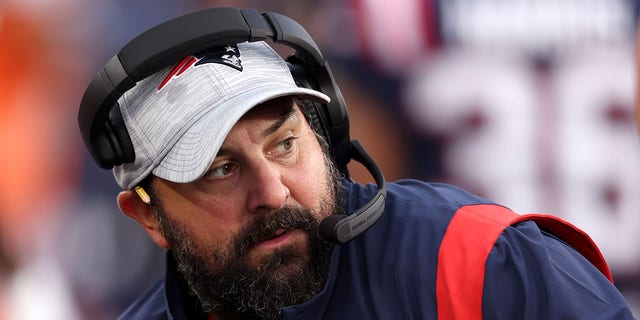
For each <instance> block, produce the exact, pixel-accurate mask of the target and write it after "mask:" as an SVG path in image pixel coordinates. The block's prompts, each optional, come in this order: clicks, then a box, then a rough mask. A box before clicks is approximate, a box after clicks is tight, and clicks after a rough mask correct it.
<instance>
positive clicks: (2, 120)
mask: <svg viewBox="0 0 640 320" xmlns="http://www.w3.org/2000/svg"><path fill="white" fill-rule="evenodd" d="M638 4H639V1H638V0H589V1H586V2H585V1H579V0H521V1H505V0H446V1H443V0H397V1H383V0H347V1H343V0H316V1H310V0H306V1H302V0H297V1H275V0H268V1H267V0H254V1H251V0H245V1H207V0H181V1H173V0H136V1H125V0H103V1H88V0H55V1H54V0H1V1H0V168H2V176H1V178H0V320H5V319H6V320H13V319H71V320H73V319H113V318H115V317H116V316H117V314H119V313H120V312H121V311H122V310H123V308H125V307H126V306H127V305H128V303H129V302H130V301H131V300H132V299H133V298H134V297H136V296H137V295H138V294H139V293H140V292H141V291H143V290H144V289H145V288H146V287H147V286H148V285H150V283H151V282H152V281H153V280H154V279H155V278H156V277H158V276H159V275H160V274H161V273H162V271H163V270H162V269H161V268H163V263H162V260H163V252H162V251H161V250H160V249H159V248H156V247H155V245H154V244H153V243H152V242H151V241H150V240H148V239H147V237H146V235H144V232H143V231H142V230H141V229H139V228H138V226H137V225H134V223H133V222H132V221H129V220H128V219H127V218H126V217H125V216H124V215H122V214H120V212H119V210H118V208H117V206H116V202H115V197H116V195H117V193H118V191H119V188H118V186H117V185H116V184H115V182H114V180H113V177H112V175H111V173H110V172H109V171H104V170H101V169H99V168H98V167H97V165H95V164H94V163H93V162H92V160H91V159H90V157H89V155H88V153H87V152H86V150H85V149H84V147H83V145H82V141H81V138H80V135H79V132H78V129H77V123H76V117H77V111H78V106H79V102H80V99H81V97H82V94H83V92H84V89H85V88H86V85H87V84H88V83H89V81H90V80H91V79H92V78H93V76H94V75H95V73H96V72H97V71H98V69H99V68H100V67H102V65H104V64H105V63H106V61H108V59H109V58H111V57H112V56H114V55H115V54H116V53H117V51H118V50H119V49H120V48H121V47H122V46H123V45H124V44H126V43H127V42H128V41H129V40H131V39H132V38H133V37H134V36H135V35H137V34H138V33H140V32H141V31H143V30H145V29H147V28H149V27H151V26H153V25H155V24H158V23H160V22H162V21H164V20H167V19H169V18H171V17H174V16H177V15H180V14H183V13H187V12H190V11H193V10H197V9H200V8H206V7H212V6H232V7H252V8H256V9H258V10H261V11H275V12H279V13H282V14H285V15H287V16H290V17H292V18H294V19H295V20H297V21H299V22H301V24H302V25H304V26H305V27H306V28H307V30H308V31H309V32H310V33H311V34H312V36H314V38H315V40H316V41H317V42H318V44H319V47H320V48H321V49H322V50H323V53H324V54H325V56H326V57H327V58H328V60H329V61H330V64H331V67H332V69H333V71H334V73H335V74H336V77H337V81H338V84H339V85H340V88H341V90H342V92H343V94H344V96H345V99H346V101H347V104H348V107H349V113H350V120H351V127H352V131H351V132H352V137H353V138H356V139H358V140H360V141H361V142H362V144H363V145H364V146H365V147H366V148H367V150H368V151H369V152H370V154H371V155H372V157H373V158H374V159H375V160H376V161H377V162H378V164H379V165H380V166H381V168H382V170H383V172H384V173H385V177H386V178H387V180H396V179H401V178H406V177H415V178H420V179H425V180H430V181H445V182H451V183H454V184H457V185H459V186H462V187H464V188H466V189H468V190H470V191H473V192H475V193H478V194H480V195H483V196H486V197H488V198H490V199H492V200H495V201H497V202H500V203H502V204H505V205H507V206H509V207H511V208H513V209H514V210H516V211H519V212H523V213H524V212H543V213H552V214H555V215H558V216H561V217H563V218H565V219H567V220H569V221H571V222H572V223H574V224H576V225H578V226H579V227H581V228H583V229H584V230H586V231H587V232H588V233H589V234H590V235H591V236H592V237H593V238H594V240H595V242H596V243H597V244H598V245H599V246H600V248H601V249H602V251H603V254H604V255H605V257H606V258H607V260H608V261H609V263H610V266H611V268H612V271H613V274H614V279H615V281H616V285H617V286H618V287H619V288H620V289H621V290H622V292H623V293H624V294H625V297H626V298H627V299H628V301H629V302H630V304H631V305H632V307H633V308H634V310H635V312H636V316H639V315H640V249H638V244H640V232H637V231H636V230H637V229H638V227H640V196H639V195H640V139H639V137H638V134H637V128H636V126H635V124H634V122H633V118H634V116H633V104H634V99H635V95H636V92H635V84H636V75H635V74H634V70H635V66H636V62H635V60H634V50H635V49H634V48H635V47H634V46H635V39H636V23H637V14H638ZM350 170H351V172H352V175H353V176H354V177H355V178H356V179H357V180H359V181H362V182H368V181H372V180H373V179H372V178H371V177H369V176H368V175H367V174H366V171H365V170H364V169H363V168H360V167H358V166H353V167H352V168H350Z"/></svg>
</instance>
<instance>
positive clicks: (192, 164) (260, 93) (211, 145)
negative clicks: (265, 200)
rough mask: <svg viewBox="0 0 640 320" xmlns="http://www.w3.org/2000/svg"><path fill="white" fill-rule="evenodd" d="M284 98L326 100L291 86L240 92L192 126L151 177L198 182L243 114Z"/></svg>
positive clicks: (311, 92) (326, 99)
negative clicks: (265, 103)
mask: <svg viewBox="0 0 640 320" xmlns="http://www.w3.org/2000/svg"><path fill="white" fill-rule="evenodd" d="M284 96H298V97H301V98H303V99H310V100H314V101H318V102H322V103H329V100H330V99H329V97H328V96H327V95H325V94H323V93H321V92H318V91H315V90H311V89H306V88H300V87H293V86H280V87H278V86H276V87H274V86H269V87H263V88H256V89H255V90H250V91H248V92H244V93H243V94H241V95H238V96H237V97H234V98H233V99H231V100H229V101H227V102H226V103H225V104H224V105H221V106H218V107H215V108H212V109H211V110H210V111H209V112H207V113H206V114H204V115H203V116H202V117H201V118H200V119H199V120H197V121H196V122H194V124H193V125H192V126H191V127H190V128H189V129H187V130H186V131H185V133H184V134H183V135H182V136H181V137H180V138H179V139H178V140H177V142H176V143H175V144H174V145H173V147H172V148H171V150H170V151H169V152H168V153H167V155H166V156H165V157H164V158H163V159H162V160H161V161H160V163H159V164H158V165H157V166H156V167H155V169H153V174H154V175H156V176H158V177H160V178H163V179H166V180H169V181H173V182H177V183H187V182H191V181H194V180H196V179H198V178H199V177H201V176H202V175H204V173H205V172H206V171H207V170H208V168H209V167H210V166H211V163H213V160H214V158H215V156H216V155H217V154H218V150H220V147H221V146H222V143H223V142H224V140H225V139H226V137H227V135H228V134H229V132H230V131H231V128H233V126H234V125H235V124H236V122H238V120H240V118H242V116H243V115H244V114H245V113H247V112H248V111H249V110H251V109H252V108H253V107H255V106H256V105H258V104H261V103H263V102H266V101H268V100H271V99H275V98H278V97H284ZM211 103H212V104H213V103H215V102H213V101H212V102H211Z"/></svg>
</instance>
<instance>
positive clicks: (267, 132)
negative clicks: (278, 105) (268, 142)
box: [262, 106, 296, 137]
mask: <svg viewBox="0 0 640 320" xmlns="http://www.w3.org/2000/svg"><path fill="white" fill-rule="evenodd" d="M295 116H296V108H294V107H293V106H291V108H289V109H288V110H287V111H286V112H285V113H283V114H282V115H281V116H280V117H279V118H278V120H276V121H275V122H274V123H272V124H271V125H270V126H269V127H267V128H266V129H264V130H262V137H266V136H268V135H270V134H272V133H274V132H276V131H277V130H278V129H280V127H282V125H284V123H285V122H287V121H288V120H289V119H292V118H294V117H295Z"/></svg>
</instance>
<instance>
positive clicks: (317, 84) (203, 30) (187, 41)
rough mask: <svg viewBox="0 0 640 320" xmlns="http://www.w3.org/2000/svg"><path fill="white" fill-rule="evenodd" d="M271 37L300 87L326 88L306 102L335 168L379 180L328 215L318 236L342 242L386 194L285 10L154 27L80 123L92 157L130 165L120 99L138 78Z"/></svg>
mask: <svg viewBox="0 0 640 320" xmlns="http://www.w3.org/2000/svg"><path fill="white" fill-rule="evenodd" d="M267 38H270V39H271V40H272V41H273V42H275V43H279V44H284V45H287V46H288V47H291V48H293V49H294V50H295V53H294V54H292V55H291V56H290V57H289V58H287V59H286V61H287V64H288V65H289V69H290V70H291V73H292V74H293V76H294V79H295V80H296V83H297V84H298V85H299V86H304V87H308V88H312V89H314V90H317V91H320V92H323V93H324V94H326V95H327V96H329V97H330V98H331V102H330V103H328V104H319V103H313V104H307V103H305V106H304V107H305V108H310V109H308V110H307V112H308V113H309V114H310V115H311V121H312V125H313V126H314V127H316V130H320V134H322V135H323V136H324V137H325V138H326V139H327V142H328V143H329V149H330V152H331V156H332V158H333V160H334V161H335V163H336V166H337V167H338V169H339V170H340V171H341V172H342V173H343V174H345V175H346V176H347V177H348V172H347V163H348V162H349V161H350V159H354V160H356V161H358V162H360V163H362V164H363V165H364V166H365V167H366V168H367V170H369V172H370V173H371V175H372V176H373V178H374V180H375V182H376V184H377V185H378V192H377V193H376V194H375V196H374V197H373V198H372V199H371V200H370V201H369V202H368V203H367V204H366V205H365V206H364V207H362V208H360V209H358V210H357V211H356V212H354V213H353V214H351V215H334V216H329V217H327V218H326V219H324V220H323V221H322V223H321V224H320V234H321V235H322V237H323V238H325V239H326V240H328V241H332V242H334V243H338V244H343V243H346V242H348V241H350V240H351V239H353V238H355V237H356V236H358V235H359V234H361V233H362V232H364V231H365V230H367V229H368V228H369V227H371V226H372V225H373V224H374V223H375V222H376V221H377V220H378V218H379V217H380V216H381V215H382V212H383V211H384V206H385V198H386V194H387V189H386V184H385V180H384V177H383V175H382V172H381V170H380V169H379V168H378V166H377V165H376V164H375V162H374V161H373V159H371V157H370V156H369V155H368V154H367V153H366V151H365V150H364V148H362V146H361V145H360V143H358V141H355V140H351V139H350V137H349V118H348V116H347V108H346V105H345V102H344V98H343V97H342V94H341V93H340V90H339V88H338V86H337V85H336V83H335V80H334V78H333V74H332V73H331V70H330V68H329V65H328V63H327V62H326V61H325V59H324V58H323V56H322V53H321V52H320V49H318V46H317V45H316V43H315V41H314V40H313V39H312V38H311V36H310V35H309V33H307V31H306V30H305V29H304V28H303V27H302V26H301V25H300V24H298V23H297V22H295V21H294V20H292V19H291V18H288V17H286V16H283V15H281V14H277V13H273V12H266V13H262V14H261V13H259V12H258V11H256V10H253V9H236V8H211V9H206V10H202V11H196V12H192V13H189V14H185V15H182V16H179V17H177V18H174V19H172V20H169V21H167V22H165V23H163V24H160V25H158V26H156V27H153V28H151V29H149V30H147V31H145V32H144V33H142V34H140V35H139V36H137V37H136V38H134V39H133V40H131V41H130V42H129V43H127V44H126V45H125V46H124V47H123V48H122V49H121V50H120V52H119V53H118V54H117V55H115V56H114V57H113V58H111V60H109V62H107V64H106V65H105V66H104V67H103V68H102V69H101V70H100V71H99V72H98V74H97V75H96V77H95V78H94V79H93V80H92V81H91V83H90V84H89V86H88V88H87V90H86V91H85V93H84V96H83V97H82V102H81V104H80V110H79V113H78V125H79V127H80V132H81V134H82V138H83V141H84V143H85V145H86V146H87V149H88V150H89V153H90V154H91V156H92V158H93V159H94V160H95V161H96V162H97V163H98V165H99V166H100V167H101V168H104V169H110V168H113V166H117V165H121V164H124V163H129V162H133V161H134V159H135V151H134V148H133V143H132V142H131V138H130V137H129V134H128V132H127V128H126V127H125V125H124V121H123V119H122V115H121V114H120V108H119V106H118V99H119V98H120V97H121V96H122V95H123V94H124V92H126V91H127V90H129V89H131V88H133V87H134V86H135V85H136V82H138V81H140V80H142V79H144V78H146V77H148V76H150V75H152V74H153V73H155V72H157V71H160V70H161V69H163V68H165V67H168V66H170V65H172V64H174V63H175V62H176V61H179V60H180V59H182V58H184V57H185V56H188V55H190V54H195V53H198V52H201V51H203V50H205V49H207V48H213V47H218V46H224V45H227V44H230V43H241V42H245V41H250V42H251V41H262V40H266V39H267Z"/></svg>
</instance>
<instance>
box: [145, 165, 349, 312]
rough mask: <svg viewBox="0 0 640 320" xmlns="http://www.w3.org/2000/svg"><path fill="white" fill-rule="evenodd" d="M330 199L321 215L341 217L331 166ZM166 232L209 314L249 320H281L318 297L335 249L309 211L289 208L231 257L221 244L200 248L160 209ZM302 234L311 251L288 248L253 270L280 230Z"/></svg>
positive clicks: (244, 237)
mask: <svg viewBox="0 0 640 320" xmlns="http://www.w3.org/2000/svg"><path fill="white" fill-rule="evenodd" d="M329 168H330V174H329V179H328V180H329V186H327V191H328V192H327V193H328V194H329V196H330V197H331V199H321V200H322V201H321V203H322V208H321V212H324V213H327V212H331V213H332V214H341V213H342V211H341V210H343V203H344V191H343V190H342V185H341V183H340V178H339V174H338V172H337V170H335V168H334V167H333V166H329ZM156 211H157V212H156V213H157V215H158V216H159V218H160V227H161V230H162V232H163V234H164V236H165V237H166V239H167V240H168V241H169V243H171V244H172V254H173V255H174V258H175V260H176V262H177V265H178V271H179V272H180V273H181V274H182V276H183V277H184V279H185V280H186V282H187V284H188V286H189V287H190V288H191V291H192V293H193V294H194V295H196V296H197V297H198V299H199V301H200V303H201V305H202V309H203V311H205V312H213V313H215V314H219V315H221V316H224V315H229V316H238V317H239V318H245V317H246V318H250V319H276V318H277V316H278V312H279V310H280V309H282V308H283V307H285V306H289V305H295V304H300V303H302V302H305V301H307V300H309V299H310V298H312V297H313V296H315V295H316V294H318V293H319V292H320V291H321V290H322V289H323V287H324V284H325V283H326V280H327V277H328V274H329V269H330V261H331V251H332V248H333V245H332V244H331V243H329V242H326V241H325V240H323V239H321V237H320V235H319V232H318V225H319V221H318V219H317V218H316V217H315V216H314V215H313V213H312V212H311V211H309V210H307V209H304V208H298V207H295V208H294V207H284V208H282V209H280V210H277V211H274V212H271V213H269V214H268V215H265V216H262V217H260V218H259V219H257V220H256V221H254V223H252V224H251V225H250V226H248V227H247V228H245V230H242V231H241V232H240V233H239V234H238V236H237V237H236V238H235V239H234V241H233V242H232V243H233V248H230V250H227V252H228V253H225V252H223V251H222V250H220V249H216V248H215V247H216V246H217V245H216V244H211V245H209V246H206V247H201V246H198V245H197V244H196V243H194V242H193V241H192V237H191V236H190V235H189V233H188V232H187V231H186V230H184V229H183V228H182V227H181V226H180V225H179V224H177V223H175V222H173V221H169V220H168V219H167V216H166V215H165V214H164V212H162V208H160V207H159V206H158V207H156ZM279 229H282V230H301V231H303V232H305V233H306V234H307V236H308V239H309V248H308V250H304V251H302V250H301V249H300V248H298V247H295V246H289V247H285V248H281V249H278V250H276V251H274V252H272V253H271V254H270V255H269V256H268V257H266V258H263V259H262V260H261V261H260V263H259V264H258V266H257V267H252V266H250V265H249V264H248V261H247V259H248V254H249V251H250V250H251V249H252V248H253V247H254V246H255V245H256V244H257V243H259V242H261V241H264V240H266V239H268V238H270V237H272V235H273V234H274V233H275V232H276V230H279Z"/></svg>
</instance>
